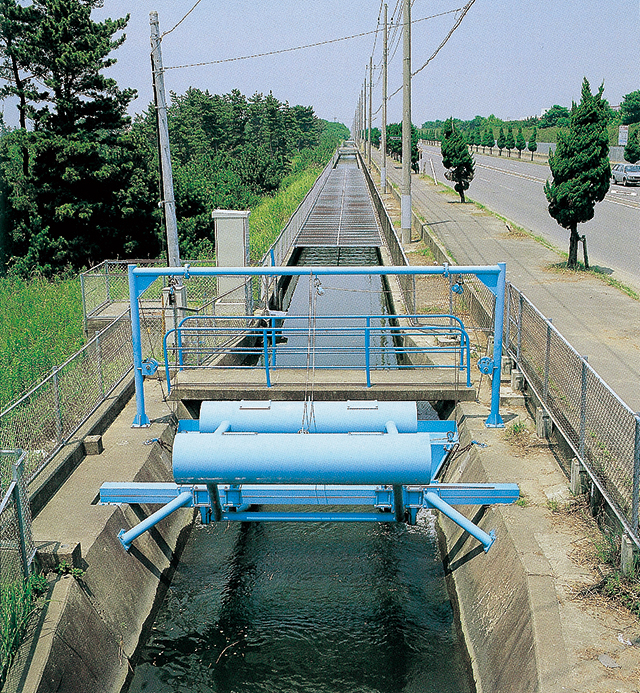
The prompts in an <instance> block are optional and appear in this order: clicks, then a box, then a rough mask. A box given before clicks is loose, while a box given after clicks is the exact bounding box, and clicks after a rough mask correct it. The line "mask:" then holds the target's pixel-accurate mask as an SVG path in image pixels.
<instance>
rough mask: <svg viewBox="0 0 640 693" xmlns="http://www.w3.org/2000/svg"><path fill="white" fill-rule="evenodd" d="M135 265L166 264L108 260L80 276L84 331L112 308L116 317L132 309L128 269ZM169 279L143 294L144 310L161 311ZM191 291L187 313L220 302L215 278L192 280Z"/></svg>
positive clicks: (192, 262) (195, 264) (208, 263)
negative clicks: (95, 318) (89, 322)
mask: <svg viewBox="0 0 640 693" xmlns="http://www.w3.org/2000/svg"><path fill="white" fill-rule="evenodd" d="M130 264H135V265H137V266H138V267H158V266H160V267H162V266H164V265H165V264H166V261H165V260H163V259H160V260H148V259H147V260H105V261H104V262H101V263H100V264H99V265H96V266H95V267H92V268H91V269H89V270H87V271H86V272H83V273H82V274H81V275H80V287H81V292H82V308H83V314H84V316H83V317H84V325H85V330H86V327H87V321H88V320H89V318H91V317H93V316H96V315H99V314H101V313H104V312H106V311H107V310H108V309H109V308H111V311H112V314H113V317H116V316H117V315H119V314H121V313H122V312H124V311H125V310H126V309H127V307H128V306H129V276H128V266H129V265H130ZM182 264H183V265H184V266H187V265H188V266H190V267H208V266H211V265H213V264H215V260H213V259H211V260H184V261H183V262H182ZM168 282H169V279H168V278H167V277H159V278H158V279H157V280H156V281H155V282H153V284H152V285H151V286H150V287H149V288H148V289H147V290H146V291H145V292H144V295H143V297H142V298H141V306H142V307H144V308H146V309H148V310H149V311H153V310H155V311H157V312H159V311H161V310H162V292H163V289H166V288H167V286H168ZM185 283H187V284H188V286H189V290H188V292H187V300H188V303H187V306H186V307H187V309H189V310H194V311H205V310H207V308H208V307H209V306H211V304H212V303H213V301H215V300H216V298H217V293H218V288H217V278H216V277H191V278H189V279H187V280H185Z"/></svg>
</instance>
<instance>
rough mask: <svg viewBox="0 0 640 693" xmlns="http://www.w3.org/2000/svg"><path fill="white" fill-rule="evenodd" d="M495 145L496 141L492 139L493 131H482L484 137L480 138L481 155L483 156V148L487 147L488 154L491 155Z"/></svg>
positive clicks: (489, 129)
mask: <svg viewBox="0 0 640 693" xmlns="http://www.w3.org/2000/svg"><path fill="white" fill-rule="evenodd" d="M495 144H496V141H495V139H494V137H493V130H492V129H491V128H487V129H486V130H485V131H484V135H483V137H482V153H483V154H484V148H485V147H489V150H490V153H491V154H493V148H494V146H495Z"/></svg>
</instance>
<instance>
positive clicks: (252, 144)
mask: <svg viewBox="0 0 640 693" xmlns="http://www.w3.org/2000/svg"><path fill="white" fill-rule="evenodd" d="M101 5H102V0H32V1H31V2H30V3H29V4H24V3H23V2H20V1H19V0H0V85H1V89H0V98H6V97H12V98H13V100H14V101H15V102H16V103H17V108H18V113H19V127H17V128H15V129H7V128H3V130H2V132H0V135H1V137H0V214H2V224H1V229H0V273H1V272H3V271H10V272H12V273H15V274H17V275H22V276H25V275H30V274H32V273H33V272H37V273H40V274H43V275H45V276H49V275H52V274H54V273H57V272H60V271H63V270H67V271H77V270H78V269H80V268H82V267H86V266H89V265H91V264H95V263H97V262H100V261H102V260H104V259H106V258H119V257H121V258H125V257H158V256H159V255H160V254H161V253H162V252H163V244H164V234H163V232H162V215H161V212H160V210H159V208H158V203H159V201H160V199H161V195H160V191H159V183H158V181H159V176H158V149H157V135H156V113H155V108H154V107H153V106H149V108H147V110H146V111H145V112H144V113H142V114H140V115H138V116H136V117H135V118H134V119H133V120H132V119H131V118H130V117H129V116H128V115H127V109H128V106H129V105H130V103H131V102H132V100H133V99H134V98H135V97H136V92H135V91H134V90H132V89H121V88H120V87H119V86H118V85H117V83H116V82H115V81H114V80H113V79H110V78H107V77H105V76H104V75H103V74H102V71H103V70H104V69H105V68H107V67H109V66H110V65H112V64H114V63H115V58H113V57H112V53H113V51H115V50H116V49H117V48H119V47H120V46H121V45H122V43H123V42H124V40H125V34H124V33H123V32H124V30H125V28H126V26H127V22H128V20H129V16H128V15H127V16H126V17H123V18H120V19H115V20H114V19H105V20H104V21H101V22H96V21H94V20H92V18H91V13H92V10H93V9H94V8H96V7H98V6H101ZM168 111H169V112H168V119H169V130H170V139H171V146H172V161H173V165H174V181H175V195H176V208H177V214H178V232H179V237H180V245H181V255H182V256H183V257H196V256H198V255H206V254H210V253H211V252H212V251H213V240H212V238H213V234H212V230H213V229H212V221H211V218H210V217H211V211H212V210H213V209H214V208H216V207H221V208H230V209H246V208H251V206H253V205H255V204H257V202H258V200H259V199H260V197H261V196H263V195H265V194H271V193H273V192H274V191H276V190H277V189H278V187H279V186H280V184H281V183H282V181H283V179H284V177H285V176H286V175H287V174H288V173H289V172H290V171H291V170H292V167H293V168H295V167H296V166H304V165H306V164H309V163H311V162H312V161H313V160H314V159H323V158H324V159H326V157H327V151H328V150H330V149H332V148H333V147H334V146H335V143H336V142H337V141H338V139H339V138H340V137H345V135H346V136H348V131H347V130H346V128H345V127H344V126H342V125H338V124H333V123H332V124H329V123H326V121H322V120H320V119H318V118H317V117H316V116H315V114H314V111H313V108H312V107H310V106H293V107H291V106H289V104H287V103H286V102H280V101H279V100H278V99H276V98H275V97H274V96H273V94H271V93H269V94H267V95H264V94H254V95H253V96H251V97H246V96H244V95H243V94H241V93H240V92H239V91H237V90H234V91H232V92H231V93H230V94H225V95H212V94H210V93H209V92H207V91H201V90H199V89H195V88H192V89H189V90H188V91H187V93H186V94H182V95H178V94H171V103H170V107H169V109H168Z"/></svg>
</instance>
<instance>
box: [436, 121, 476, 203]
mask: <svg viewBox="0 0 640 693" xmlns="http://www.w3.org/2000/svg"><path fill="white" fill-rule="evenodd" d="M442 134H443V137H444V138H443V140H442V145H441V151H442V165H443V166H444V167H445V168H446V169H447V171H445V174H444V176H445V178H446V179H447V180H450V181H452V182H453V183H455V185H454V186H453V187H454V190H455V191H456V192H457V193H458V195H460V202H465V197H464V191H465V190H468V189H469V184H470V183H471V181H472V180H473V174H474V161H473V157H472V156H471V154H470V153H469V148H468V147H467V143H466V141H465V139H464V137H462V135H461V134H460V133H459V132H458V131H457V130H456V129H455V126H454V124H453V118H450V119H449V120H448V121H447V122H446V124H445V127H444V130H443V132H442Z"/></svg>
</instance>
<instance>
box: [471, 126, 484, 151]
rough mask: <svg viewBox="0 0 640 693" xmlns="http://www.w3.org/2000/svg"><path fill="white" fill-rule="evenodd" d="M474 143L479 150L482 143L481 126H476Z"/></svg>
mask: <svg viewBox="0 0 640 693" xmlns="http://www.w3.org/2000/svg"><path fill="white" fill-rule="evenodd" d="M473 144H474V145H475V147H476V152H477V151H478V147H480V146H481V145H482V133H481V132H480V128H475V130H474V131H473Z"/></svg>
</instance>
